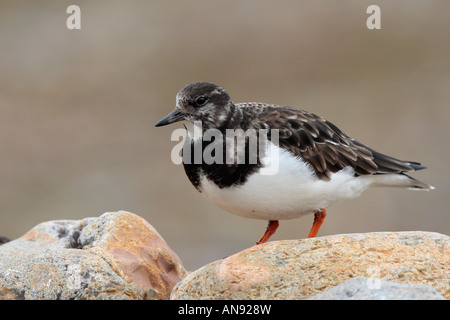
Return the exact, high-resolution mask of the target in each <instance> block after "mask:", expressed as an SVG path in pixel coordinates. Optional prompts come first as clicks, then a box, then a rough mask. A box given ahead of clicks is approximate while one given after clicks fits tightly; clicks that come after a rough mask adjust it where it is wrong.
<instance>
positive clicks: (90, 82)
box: [0, 0, 450, 270]
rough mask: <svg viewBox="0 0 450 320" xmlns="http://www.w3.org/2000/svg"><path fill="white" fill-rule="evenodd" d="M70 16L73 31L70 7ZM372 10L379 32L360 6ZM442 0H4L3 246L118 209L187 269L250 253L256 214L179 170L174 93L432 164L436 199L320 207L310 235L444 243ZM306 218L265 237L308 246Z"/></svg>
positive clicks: (447, 56) (447, 114) (426, 176)
mask: <svg viewBox="0 0 450 320" xmlns="http://www.w3.org/2000/svg"><path fill="white" fill-rule="evenodd" d="M70 4H77V5H79V6H80V8H81V28H82V29H81V30H74V31H71V30H68V29H67V28H66V19H67V18H68V16H69V15H68V14H66V8H67V7H68V6H69V5H70ZM370 4H377V5H379V6H380V7H381V27H382V29H381V30H368V29H367V27H366V19H367V18H368V17H369V15H368V14H366V8H367V7H368V6H369V5H370ZM449 12H450V2H449V1H444V0H441V1H429V0H427V1H425V0H419V1H407V0H403V1H400V0H399V1H381V0H377V1H359V0H354V1H349V0H345V1H333V0H323V1H314V2H313V1H256V0H254V1H252V0H239V1H237V0H233V1H215V0H208V1H206V0H205V1H181V0H171V1H162V0H161V1H148V0H147V1H146V0H142V1H137V0H133V1H118V0H107V1H106V0H96V1H81V0H77V1H43V0H41V1H22V0H19V1H10V0H2V1H1V2H0V148H1V149H0V151H1V152H0V164H1V165H0V206H1V212H0V235H3V236H7V237H9V238H17V237H19V236H21V235H22V234H24V233H25V232H27V231H28V230H29V229H30V228H32V227H33V226H35V225H36V224H38V223H40V222H43V221H47V220H54V219H81V218H84V217H89V216H99V215H101V214H102V213H104V212H107V211H117V210H120V209H123V210H127V211H131V212H133V213H135V214H138V215H140V216H142V217H144V218H145V219H146V220H147V221H149V222H150V223H151V224H152V225H153V226H154V227H155V228H156V229H157V230H158V231H159V232H160V233H161V235H162V236H163V237H164V238H165V240H166V241H167V242H168V244H169V245H170V246H171V247H172V248H173V249H174V250H175V251H176V252H177V254H178V255H179V256H180V258H181V259H182V260H183V262H184V264H185V266H186V267H187V268H188V269H190V270H194V269H196V268H198V267H200V266H202V265H204V264H206V263H209V262H212V261H214V260H217V259H220V258H222V257H225V256H228V255H230V254H233V253H235V252H237V251H240V250H242V249H245V248H247V247H249V246H251V245H253V244H254V243H255V241H256V240H258V239H259V237H260V236H261V235H262V233H263V232H264V230H265V228H266V221H262V220H250V219H246V218H241V217H238V216H234V215H231V214H228V213H226V212H224V211H223V210H221V209H219V208H216V207H214V206H213V205H212V204H210V203H208V202H207V200H205V199H204V198H202V197H201V196H200V194H198V193H197V191H196V190H195V189H194V188H193V187H192V186H191V184H190V183H189V181H188V180H187V178H186V176H185V174H184V170H183V168H182V167H181V166H175V165H174V164H172V162H171V159H170V152H171V149H172V147H173V146H174V145H176V143H177V142H172V141H170V135H171V133H172V130H174V129H176V128H178V127H180V125H173V126H169V127H164V128H155V127H154V124H155V123H156V122H157V121H158V120H160V119H161V118H162V117H163V116H165V115H166V114H167V113H168V112H170V111H171V110H172V109H173V107H174V105H175V95H176V93H177V92H178V90H179V89H180V88H181V87H183V86H184V85H186V84H188V83H190V82H193V81H198V80H207V81H212V82H215V83H218V84H220V85H222V86H223V87H224V88H225V89H226V90H227V91H228V92H229V94H230V95H231V97H232V99H233V100H234V101H235V102H243V101H262V102H268V103H277V104H283V105H289V106H293V107H299V108H303V109H306V110H308V111H310V112H313V113H316V114H319V115H322V116H324V117H326V118H327V119H328V120H330V121H332V122H333V123H335V124H336V125H338V126H339V127H340V128H341V129H343V131H344V132H346V133H347V134H349V135H351V136H353V137H354V138H356V139H358V140H360V141H361V142H363V143H366V144H368V145H370V146H372V147H373V148H374V149H376V150H378V151H380V152H383V153H387V154H389V155H391V156H394V157H398V158H400V159H404V160H413V161H418V162H421V163H422V164H424V165H426V166H427V167H428V169H427V170H424V171H420V172H416V173H414V174H413V176H414V177H416V178H418V179H420V180H423V181H424V182H427V183H429V184H432V185H434V186H435V187H436V190H434V191H431V192H413V191H408V190H398V189H381V188H380V189H371V190H369V191H367V192H366V193H364V194H363V195H362V196H361V197H360V198H358V199H356V200H351V201H347V202H343V203H341V204H338V205H336V206H334V207H331V208H330V209H329V210H328V217H327V219H326V220H325V223H324V225H323V227H322V229H321V230H320V233H319V235H330V234H337V233H354V232H370V231H401V230H425V231H436V232H440V233H445V234H450V214H449V209H448V208H449V206H450V194H449V187H450V179H449V178H450V175H449V171H448V168H449V160H450V148H449V137H450V105H449V101H450V40H449V39H450V38H449V34H450V27H449V18H448V14H449ZM312 221H313V217H312V216H307V217H303V218H300V219H297V220H290V221H281V222H280V228H279V229H278V232H277V233H276V234H275V235H274V236H273V238H272V239H273V240H280V239H298V238H304V237H306V236H307V234H308V231H309V228H310V226H311V224H312Z"/></svg>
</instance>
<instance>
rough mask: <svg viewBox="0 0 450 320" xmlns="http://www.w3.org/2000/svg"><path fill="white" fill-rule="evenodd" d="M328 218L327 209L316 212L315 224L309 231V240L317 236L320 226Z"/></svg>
mask: <svg viewBox="0 0 450 320" xmlns="http://www.w3.org/2000/svg"><path fill="white" fill-rule="evenodd" d="M326 216H327V212H326V211H325V209H320V210H319V211H316V212H315V213H314V223H313V225H312V227H311V230H310V231H309V235H308V238H314V237H315V236H316V235H317V232H319V229H320V226H321V225H322V223H323V220H325V217H326Z"/></svg>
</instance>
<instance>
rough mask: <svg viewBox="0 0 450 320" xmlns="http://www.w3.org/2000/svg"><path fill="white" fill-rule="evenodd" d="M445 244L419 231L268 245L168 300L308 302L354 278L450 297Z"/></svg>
mask: <svg viewBox="0 0 450 320" xmlns="http://www.w3.org/2000/svg"><path fill="white" fill-rule="evenodd" d="M449 240H450V237H448V236H446V235H442V234H438V233H433V232H420V231H417V232H380V233H365V234H344V235H334V236H327V237H319V238H311V239H302V240H285V241H275V242H269V243H266V244H262V245H258V246H254V247H251V248H249V249H246V250H243V251H241V252H238V253H236V254H234V255H232V256H230V257H228V258H226V259H223V260H219V261H215V262H213V263H210V264H208V265H206V266H204V267H202V268H200V269H198V270H196V271H194V272H192V273H191V274H190V275H188V276H187V277H186V278H184V279H183V280H182V281H181V282H179V283H178V285H177V286H176V287H175V288H174V290H173V292H172V295H171V299H308V298H309V297H311V296H313V295H316V294H318V293H320V292H323V291H325V290H327V289H329V288H332V287H334V286H336V285H338V284H340V283H342V282H344V281H346V280H348V279H351V278H355V277H358V276H364V277H368V278H370V279H372V280H373V281H377V279H386V280H391V281H395V282H400V283H410V284H414V283H421V284H424V285H428V286H431V287H433V288H434V289H436V290H437V291H438V292H439V293H440V294H442V295H443V296H444V297H445V298H447V299H449V298H450V278H449V274H450V249H449V243H450V241H449Z"/></svg>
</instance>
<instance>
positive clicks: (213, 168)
mask: <svg viewBox="0 0 450 320" xmlns="http://www.w3.org/2000/svg"><path fill="white" fill-rule="evenodd" d="M176 103H177V104H176V107H175V110H173V111H172V112H171V113H170V114H168V115H167V116H166V117H165V118H163V119H162V120H161V121H159V122H158V123H157V124H156V125H155V126H156V127H160V126H165V125H168V124H171V123H174V122H178V121H182V122H183V123H184V126H185V128H186V130H187V135H186V140H185V142H184V147H183V165H184V169H185V171H186V174H187V176H188V178H189V180H190V181H191V183H192V184H193V185H194V187H195V188H196V189H197V190H198V191H199V192H200V193H201V194H202V195H204V196H205V197H206V198H207V199H209V200H210V201H211V202H213V203H214V204H215V205H217V206H219V207H220V208H222V209H224V210H226V211H228V212H230V213H234V214H237V215H240V216H243V217H247V218H254V219H264V220H268V222H269V223H268V226H267V229H266V232H265V233H264V235H263V236H262V237H261V238H260V239H259V240H258V242H257V244H261V243H264V242H266V241H267V240H269V238H270V236H271V235H273V234H274V233H275V231H276V229H277V228H278V220H287V219H294V218H298V217H300V216H303V215H306V214H314V223H313V226H312V228H311V231H310V233H309V235H308V237H315V236H316V235H317V232H318V231H319V228H320V226H321V225H322V223H323V221H324V219H325V216H326V211H325V210H326V208H328V207H329V206H331V205H333V204H335V203H338V202H340V201H342V200H345V199H351V198H355V197H358V196H359V195H361V193H362V192H363V191H364V190H366V189H367V188H369V187H372V186H388V187H401V188H409V189H413V190H431V189H434V187H432V186H430V185H428V184H425V183H423V182H420V181H418V180H416V179H414V178H412V177H410V176H408V175H407V174H406V172H409V171H415V170H421V169H425V167H424V166H422V165H421V164H420V163H417V162H412V161H402V160H398V159H395V158H392V157H390V156H387V155H384V154H382V153H379V152H377V151H375V150H373V149H371V148H369V147H367V146H365V145H364V144H362V143H360V142H358V141H356V140H355V139H353V138H351V137H349V136H348V135H346V134H345V133H344V132H342V131H341V130H340V129H339V128H338V127H336V126H335V125H334V124H332V123H331V122H329V121H327V120H326V119H324V118H322V117H320V116H317V115H315V114H312V113H309V112H307V111H304V110H299V109H294V108H290V107H286V106H279V105H274V104H266V103H256V102H244V103H233V101H232V100H231V98H230V96H229V95H228V93H227V92H226V91H225V90H224V89H223V88H222V87H220V86H218V85H216V84H214V83H210V82H195V83H192V84H189V85H187V86H185V87H184V88H183V89H181V90H180V92H179V93H178V94H177V97H176ZM230 129H232V130H231V131H233V130H234V131H236V130H238V129H241V131H240V132H247V131H249V130H250V129H254V130H253V131H252V132H257V134H256V137H257V139H259V140H261V139H262V136H261V134H260V132H268V134H267V138H266V141H267V144H266V147H265V149H264V148H261V145H258V146H259V147H260V149H264V150H265V152H258V153H257V154H256V160H255V158H254V159H253V161H250V160H251V159H250V158H252V157H251V150H250V142H251V137H250V135H249V136H245V139H244V140H242V141H243V144H244V146H241V148H242V147H243V149H241V151H242V150H244V151H245V152H244V156H246V157H244V160H243V161H236V149H237V148H238V146H239V142H237V143H236V144H234V143H231V144H226V143H223V141H228V142H229V140H230V139H228V140H227V138H225V139H218V138H217V136H216V135H214V136H215V139H211V134H209V137H208V138H206V132H208V130H209V131H211V130H214V131H213V132H214V133H221V134H223V135H224V136H225V137H227V133H229V131H230ZM261 130H265V131H261ZM269 130H270V131H269ZM274 133H276V135H275V134H274ZM238 136H239V135H238ZM235 137H237V136H235ZM235 137H233V136H232V138H231V139H232V140H233V141H234V139H235ZM275 138H276V139H275ZM275 140H276V141H275ZM218 141H222V144H223V149H221V147H219V148H215V147H214V148H212V146H213V144H214V142H218ZM241 144H242V143H241ZM216 146H217V145H216ZM230 146H231V147H230ZM208 148H209V149H210V150H209V151H211V149H214V152H212V153H211V154H212V156H213V157H215V156H217V155H218V154H219V153H221V152H219V151H221V150H222V151H223V152H222V153H223V155H225V154H227V155H228V153H227V152H228V151H230V150H229V148H234V149H233V150H232V151H231V153H230V154H231V159H232V160H233V161H211V159H209V161H207V159H205V158H202V157H201V158H200V159H194V156H193V154H194V153H195V150H200V152H205V151H207V150H208ZM227 148H228V149H227ZM187 151H189V155H188V156H187V157H186V156H185V155H186V154H187ZM191 151H192V152H191ZM259 151H261V150H259ZM223 155H222V156H223ZM274 155H277V164H278V167H277V168H276V170H275V171H274V172H272V173H270V172H269V173H267V172H266V173H264V172H263V170H264V169H267V167H268V166H269V165H272V164H271V160H272V159H273V158H274V157H275V156H274ZM214 159H215V160H217V158H214ZM219 160H220V159H219ZM227 160H228V158H227Z"/></svg>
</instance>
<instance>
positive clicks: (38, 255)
mask: <svg viewBox="0 0 450 320" xmlns="http://www.w3.org/2000/svg"><path fill="white" fill-rule="evenodd" d="M186 274H187V272H186V270H185V269H184V267H183V265H182V263H181V261H180V259H179V258H178V256H177V255H176V254H175V253H174V252H173V251H172V250H171V249H170V248H169V246H168V245H167V243H166V242H165V241H164V239H163V238H162V237H161V236H160V235H159V233H158V232H157V231H156V230H155V229H154V228H153V227H152V226H151V225H150V224H149V223H148V222H147V221H145V220H144V219H142V218H141V217H139V216H137V215H135V214H132V213H129V212H125V211H119V212H108V213H105V214H103V215H101V216H100V217H98V218H86V219H82V220H79V221H75V220H61V221H49V222H44V223H41V224H39V225H37V226H36V227H34V228H33V229H32V230H30V231H29V232H28V233H26V234H25V235H23V236H22V237H21V238H19V239H16V240H13V241H10V242H8V243H5V244H3V245H2V246H0V299H167V298H168V297H169V295H170V292H171V290H172V288H173V286H174V285H175V284H176V283H177V282H179V281H180V280H181V279H182V278H183V277H184V276H185V275H186Z"/></svg>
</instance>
